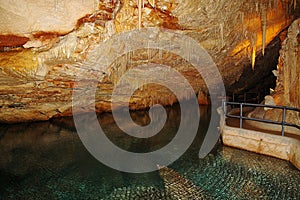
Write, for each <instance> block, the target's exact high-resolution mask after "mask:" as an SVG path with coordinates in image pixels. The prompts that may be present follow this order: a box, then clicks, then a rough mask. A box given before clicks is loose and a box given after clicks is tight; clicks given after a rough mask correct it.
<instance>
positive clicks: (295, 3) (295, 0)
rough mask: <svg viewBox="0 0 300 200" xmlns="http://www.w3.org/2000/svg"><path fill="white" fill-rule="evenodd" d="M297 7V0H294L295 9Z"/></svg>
mask: <svg viewBox="0 0 300 200" xmlns="http://www.w3.org/2000/svg"><path fill="white" fill-rule="evenodd" d="M296 7H297V0H294V10H296Z"/></svg>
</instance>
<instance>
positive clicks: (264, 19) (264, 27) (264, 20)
mask: <svg viewBox="0 0 300 200" xmlns="http://www.w3.org/2000/svg"><path fill="white" fill-rule="evenodd" d="M261 18H262V19H261V23H262V54H263V55H265V47H266V38H267V36H266V34H267V11H266V9H265V8H264V7H263V8H262V16H261Z"/></svg>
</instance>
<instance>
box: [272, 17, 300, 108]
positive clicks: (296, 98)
mask: <svg viewBox="0 0 300 200" xmlns="http://www.w3.org/2000/svg"><path fill="white" fill-rule="evenodd" d="M276 84H277V86H276V89H275V92H274V94H273V96H274V97H275V99H276V101H275V102H276V104H279V105H289V106H292V107H296V108H300V19H298V20H295V21H294V22H293V23H292V25H291V26H290V27H289V30H288V34H287V38H286V39H285V41H284V42H283V45H282V49H281V51H280V59H279V65H278V77H277V83H276Z"/></svg>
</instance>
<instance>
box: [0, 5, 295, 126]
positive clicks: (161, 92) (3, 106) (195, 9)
mask: <svg viewBox="0 0 300 200" xmlns="http://www.w3.org/2000/svg"><path fill="white" fill-rule="evenodd" d="M139 2H141V4H142V5H141V7H140V8H139V6H138V4H137V1H134V0H111V1H108V0H99V1H98V0H71V1H66V0H62V1H55V0H47V1H44V0H35V1H33V0H26V1H25V0H18V1H17V0H10V1H4V0H0V9H1V12H0V13H1V19H0V21H1V23H0V51H1V52H0V122H5V123H13V122H21V121H35V120H48V119H50V118H52V117H56V116H66V115H71V113H72V112H71V107H72V90H73V89H74V80H75V78H76V74H78V73H81V74H86V77H87V78H86V82H93V81H95V79H94V77H96V75H95V74H102V75H101V80H100V82H99V83H98V86H99V88H100V89H99V91H98V92H97V93H96V109H97V111H99V112H102V111H109V110H110V109H111V108H110V102H111V93H112V90H113V88H114V86H115V84H116V83H117V82H118V80H119V79H120V77H122V74H124V73H125V72H126V71H127V70H128V69H130V68H135V67H136V66H138V65H140V64H143V63H159V64H164V65H167V66H170V67H172V68H174V69H176V70H178V71H179V72H180V73H182V74H183V75H184V76H185V77H186V79H187V80H188V81H189V82H190V84H191V86H192V87H193V89H194V90H195V92H196V93H197V94H199V95H198V96H199V102H200V103H208V92H207V89H206V86H205V83H204V81H203V79H201V78H199V77H200V76H199V74H198V73H197V72H196V70H195V69H194V68H193V67H192V66H191V64H190V63H188V62H187V61H186V60H184V59H183V58H181V57H180V56H178V55H175V54H172V53H170V52H165V51H159V50H158V49H141V50H138V51H134V52H130V53H127V54H125V55H122V56H120V57H118V58H116V59H115V61H114V62H113V63H111V65H110V66H109V67H108V68H101V67H100V68H99V69H96V70H95V69H89V68H80V67H81V66H82V65H83V64H84V63H89V62H91V61H95V60H96V59H97V58H95V57H93V50H94V49H97V47H99V45H101V43H102V42H104V41H108V40H110V39H111V38H112V37H114V36H115V35H117V34H119V33H123V32H126V31H130V30H136V29H139V28H148V27H160V28H165V29H169V30H173V31H175V32H178V33H181V34H185V35H187V36H189V37H191V38H193V39H194V40H196V41H197V42H198V43H199V44H200V45H201V46H203V47H204V48H205V49H206V50H207V52H208V53H209V54H210V56H211V57H212V58H213V60H214V62H215V63H216V65H217V67H218V69H219V71H220V73H221V75H222V77H223V81H224V84H225V86H226V87H227V88H230V87H231V86H232V85H235V84H236V83H237V82H238V81H239V80H240V77H241V75H242V73H243V72H244V71H245V68H252V69H251V70H257V73H255V74H254V76H260V74H261V73H259V70H260V68H259V67H256V65H255V61H256V57H258V56H262V55H264V54H267V53H268V52H267V51H268V48H266V47H267V46H268V45H269V44H270V42H271V41H272V40H273V39H274V38H275V37H276V36H277V35H278V34H279V33H280V32H281V31H282V30H283V29H285V28H286V27H287V26H289V24H290V23H291V22H292V20H293V16H292V15H293V10H294V4H293V3H294V1H291V0H290V1H282V0H264V1H258V0H251V1H246V0H243V1H225V0H213V1H209V0H201V1H190V0H183V1H178V0H161V1H155V0H148V1H147V0H144V1H142V0H141V1H139ZM122 45H126V41H122V42H121V43H120V46H122ZM120 46H113V47H110V48H111V49H117V48H120ZM265 49H266V50H265ZM107 51H110V49H107ZM265 51H266V52H265ZM100 65H101V63H100ZM140 73H143V72H140ZM149 76H151V74H149ZM166 78H167V79H169V80H170V81H172V80H173V79H172V77H170V76H168V74H166ZM212 78H213V75H212ZM97 81H99V80H97ZM134 81H135V80H134V79H133V82H134ZM247 84H253V83H251V82H244V84H243V85H242V86H239V85H238V84H236V87H235V88H233V90H239V89H240V87H247V86H245V85H247ZM77 89H80V88H77ZM183 95H184V94H183ZM176 101H177V99H176V97H175V96H174V95H173V94H171V93H170V91H169V90H168V89H166V88H163V87H159V86H157V85H149V86H146V87H144V88H142V89H141V90H137V91H136V93H135V95H134V97H133V98H131V100H130V107H131V108H132V109H142V108H145V107H148V106H150V105H152V104H153V103H162V104H164V105H171V104H173V103H174V102H176Z"/></svg>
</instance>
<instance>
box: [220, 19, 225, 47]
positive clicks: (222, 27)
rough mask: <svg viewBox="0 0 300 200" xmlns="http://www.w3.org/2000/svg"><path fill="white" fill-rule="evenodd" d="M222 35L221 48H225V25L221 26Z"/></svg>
mask: <svg viewBox="0 0 300 200" xmlns="http://www.w3.org/2000/svg"><path fill="white" fill-rule="evenodd" d="M220 34H221V44H222V47H221V48H223V47H224V46H225V42H224V24H223V23H221V24H220Z"/></svg>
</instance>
